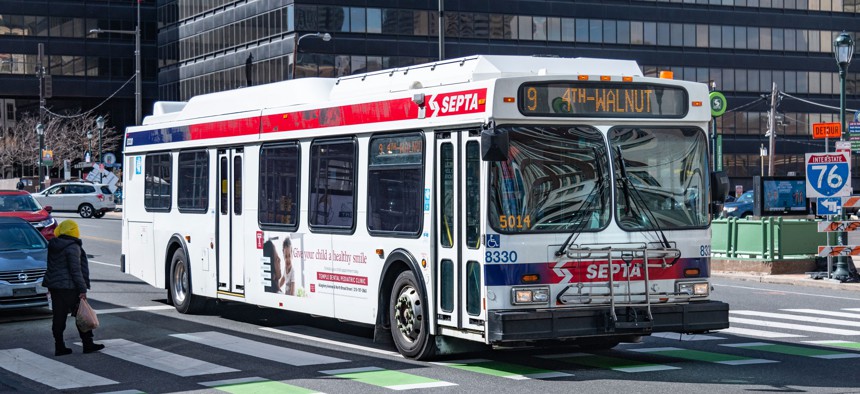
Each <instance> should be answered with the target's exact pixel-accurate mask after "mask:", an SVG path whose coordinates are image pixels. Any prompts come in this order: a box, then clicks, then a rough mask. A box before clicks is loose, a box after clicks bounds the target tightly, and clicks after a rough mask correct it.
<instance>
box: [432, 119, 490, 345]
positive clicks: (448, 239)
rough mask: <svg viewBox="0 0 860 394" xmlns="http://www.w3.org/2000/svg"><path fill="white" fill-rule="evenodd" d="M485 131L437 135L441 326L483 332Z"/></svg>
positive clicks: (438, 312) (438, 305)
mask: <svg viewBox="0 0 860 394" xmlns="http://www.w3.org/2000/svg"><path fill="white" fill-rule="evenodd" d="M479 141H480V131H478V130H474V131H463V132H438V133H436V150H437V152H438V154H437V155H436V160H437V161H438V163H436V169H437V172H436V201H437V215H435V217H436V231H437V234H436V261H435V265H436V267H435V268H436V279H435V283H434V286H435V289H436V291H435V294H436V316H437V324H439V325H440V326H447V327H451V328H456V329H467V330H470V331H483V330H484V320H485V319H486V317H485V316H486V312H485V311H484V308H483V301H482V300H483V298H482V297H483V291H482V288H483V287H482V283H483V280H482V272H483V269H482V263H481V262H482V261H483V256H481V250H482V249H483V247H482V245H481V226H480V223H481V215H480V212H481V203H482V201H481V184H482V183H481V176H480V173H481V154H480V145H479Z"/></svg>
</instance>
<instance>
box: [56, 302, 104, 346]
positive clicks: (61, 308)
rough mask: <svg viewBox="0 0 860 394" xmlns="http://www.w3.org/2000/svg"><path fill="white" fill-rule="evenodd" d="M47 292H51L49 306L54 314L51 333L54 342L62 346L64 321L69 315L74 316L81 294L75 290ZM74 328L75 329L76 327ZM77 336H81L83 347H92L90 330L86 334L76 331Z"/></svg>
mask: <svg viewBox="0 0 860 394" xmlns="http://www.w3.org/2000/svg"><path fill="white" fill-rule="evenodd" d="M48 291H50V292H51V305H52V307H53V312H54V321H53V324H52V325H51V332H53V334H54V342H56V343H57V344H62V343H63V331H66V319H67V318H68V316H69V314H70V313H72V314H75V313H76V312H77V311H78V303H79V302H80V301H81V299H80V294H81V293H79V292H78V291H77V290H75V289H48ZM75 328H77V325H76V326H75ZM78 334H79V335H80V336H81V341H82V342H83V343H84V347H89V346H92V344H93V332H92V330H90V331H87V332H83V331H81V330H78Z"/></svg>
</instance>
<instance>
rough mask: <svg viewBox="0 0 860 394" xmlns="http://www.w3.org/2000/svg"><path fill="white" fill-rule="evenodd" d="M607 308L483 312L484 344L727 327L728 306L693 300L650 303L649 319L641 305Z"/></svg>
mask: <svg viewBox="0 0 860 394" xmlns="http://www.w3.org/2000/svg"><path fill="white" fill-rule="evenodd" d="M615 311H616V312H615V313H616V316H617V321H613V319H612V317H611V314H610V311H609V306H590V307H576V308H556V309H538V310H491V311H488V312H487V319H488V322H487V326H488V333H487V339H488V341H489V343H500V342H508V341H537V340H555V339H565V338H579V337H590V336H607V335H648V334H650V333H652V332H681V333H700V332H705V331H710V330H720V329H724V328H728V327H729V304H726V303H724V302H720V301H699V302H691V303H688V304H652V305H651V315H652V316H653V321H648V320H647V317H646V316H647V312H646V309H645V307H644V306H642V307H638V306H637V307H635V308H620V307H619V308H616V310H615Z"/></svg>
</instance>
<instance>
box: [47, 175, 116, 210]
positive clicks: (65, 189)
mask: <svg viewBox="0 0 860 394" xmlns="http://www.w3.org/2000/svg"><path fill="white" fill-rule="evenodd" d="M33 197H34V198H36V200H37V201H39V203H40V204H42V205H43V206H44V205H50V206H51V207H52V208H53V211H54V212H77V213H78V214H80V215H81V217H83V218H90V217H95V218H100V217H102V216H104V214H105V212H109V211H113V210H116V203H115V202H114V200H113V193H111V190H110V187H108V185H100V184H93V183H89V182H65V183H58V184H56V185H53V186H51V187H49V188H47V189H45V190H43V191H41V192H39V193H33Z"/></svg>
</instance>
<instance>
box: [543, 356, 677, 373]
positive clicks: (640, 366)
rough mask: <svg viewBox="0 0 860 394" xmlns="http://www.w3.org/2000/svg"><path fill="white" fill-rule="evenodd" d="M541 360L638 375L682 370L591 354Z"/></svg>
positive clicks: (549, 357) (669, 366)
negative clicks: (639, 373)
mask: <svg viewBox="0 0 860 394" xmlns="http://www.w3.org/2000/svg"><path fill="white" fill-rule="evenodd" d="M538 357H539V358H545V359H552V360H558V361H562V362H566V363H571V364H579V365H584V366H586V367H595V368H603V369H611V370H613V371H619V372H627V373H637V372H655V371H668V370H672V369H681V368H678V367H673V366H671V365H663V364H652V363H646V362H643V361H637V360H628V359H623V358H618V357H609V356H601V355H597V354H591V353H565V354H548V355H543V356H538Z"/></svg>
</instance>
